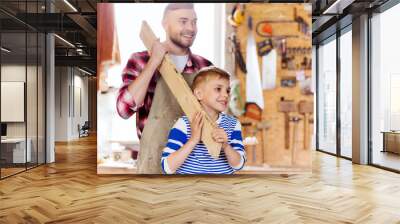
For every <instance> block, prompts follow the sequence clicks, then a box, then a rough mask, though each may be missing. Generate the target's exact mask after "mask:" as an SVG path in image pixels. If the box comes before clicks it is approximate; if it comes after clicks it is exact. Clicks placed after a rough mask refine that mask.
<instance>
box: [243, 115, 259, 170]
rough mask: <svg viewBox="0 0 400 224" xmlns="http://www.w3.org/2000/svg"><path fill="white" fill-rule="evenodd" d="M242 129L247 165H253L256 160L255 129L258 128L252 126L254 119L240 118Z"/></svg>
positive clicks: (256, 142)
mask: <svg viewBox="0 0 400 224" xmlns="http://www.w3.org/2000/svg"><path fill="white" fill-rule="evenodd" d="M240 123H241V124H242V127H243V131H244V140H243V144H244V145H245V150H246V153H247V158H248V161H247V162H248V165H254V164H255V163H256V160H257V157H256V156H257V153H256V151H257V144H258V143H259V142H258V140H257V137H256V135H257V131H258V129H257V128H255V127H254V121H251V120H247V119H245V120H241V122H240Z"/></svg>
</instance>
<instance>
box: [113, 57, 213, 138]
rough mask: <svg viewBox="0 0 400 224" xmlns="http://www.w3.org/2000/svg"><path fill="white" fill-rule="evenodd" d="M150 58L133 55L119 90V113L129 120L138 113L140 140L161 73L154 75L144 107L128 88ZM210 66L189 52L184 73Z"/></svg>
mask: <svg viewBox="0 0 400 224" xmlns="http://www.w3.org/2000/svg"><path fill="white" fill-rule="evenodd" d="M149 58H150V57H149V54H148V52H147V51H142V52H137V53H133V54H132V55H131V57H130V58H129V60H128V63H127V65H126V67H125V69H124V70H123V72H122V81H123V84H122V86H121V88H120V89H119V94H118V98H117V111H118V114H119V115H120V116H121V117H122V118H124V119H128V118H129V117H130V116H132V115H133V114H134V113H136V112H137V113H138V114H137V116H136V129H137V134H138V137H139V139H140V137H141V135H142V131H143V128H144V126H145V124H146V121H147V117H148V115H149V112H150V108H151V103H152V102H153V97H154V91H155V88H156V84H157V80H158V78H159V77H160V73H159V72H158V70H157V71H156V72H155V74H154V75H153V77H152V79H151V81H150V84H149V88H148V89H147V93H146V96H145V98H144V100H143V103H142V105H136V103H135V101H134V99H133V97H132V95H131V94H130V93H129V91H128V89H127V88H128V85H129V84H130V83H131V82H132V81H133V80H135V79H136V78H137V77H138V76H139V74H140V73H141V72H142V70H143V68H144V66H145V65H146V64H147V62H148V60H149ZM210 65H211V62H210V61H208V60H207V59H205V58H203V57H201V56H198V55H195V54H192V53H190V52H189V58H188V62H187V63H186V66H185V68H184V70H183V72H182V73H185V74H194V73H195V72H197V71H198V70H199V69H201V68H203V67H206V66H210Z"/></svg>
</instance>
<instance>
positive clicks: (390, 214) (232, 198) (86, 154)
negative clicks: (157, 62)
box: [0, 137, 400, 224]
mask: <svg viewBox="0 0 400 224" xmlns="http://www.w3.org/2000/svg"><path fill="white" fill-rule="evenodd" d="M56 158H57V162H56V163H55V164H51V165H47V166H41V167H38V168H35V169H33V170H29V171H27V172H25V173H22V174H19V175H16V176H13V177H10V178H7V179H5V180H2V181H0V223H43V222H48V223H374V224H376V223H385V224H387V223H400V175H399V174H395V173H391V172H388V171H384V170H380V169H377V168H374V167H369V166H358V165H352V164H351V162H350V161H348V160H343V159H337V158H336V157H333V156H330V155H326V154H323V153H316V154H314V163H313V173H312V174H302V175H299V174H297V175H289V176H279V175H252V176H249V175H240V176H238V175H237V176H233V177H231V176H229V177H210V176H204V177H198V176H197V177H187V176H186V177H166V176H156V177H154V176H98V175H97V174H96V139H95V138H94V137H90V138H84V140H81V141H77V142H72V143H70V144H58V145H57V150H56Z"/></svg>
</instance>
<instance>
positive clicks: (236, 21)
mask: <svg viewBox="0 0 400 224" xmlns="http://www.w3.org/2000/svg"><path fill="white" fill-rule="evenodd" d="M244 7H245V5H244V4H240V3H236V5H235V7H233V9H232V12H231V14H230V15H229V16H228V22H229V23H230V24H231V25H232V26H234V27H238V26H240V25H241V24H242V23H243V21H244Z"/></svg>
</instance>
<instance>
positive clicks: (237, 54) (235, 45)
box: [228, 32, 247, 74]
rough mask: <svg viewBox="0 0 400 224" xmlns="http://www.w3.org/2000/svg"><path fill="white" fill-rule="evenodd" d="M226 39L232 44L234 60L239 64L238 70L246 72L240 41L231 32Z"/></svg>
mask: <svg viewBox="0 0 400 224" xmlns="http://www.w3.org/2000/svg"><path fill="white" fill-rule="evenodd" d="M228 39H229V40H230V41H231V43H232V45H233V49H234V54H235V62H236V63H237V64H238V65H239V68H240V70H241V71H242V72H243V73H245V74H246V73H247V69H246V63H245V62H244V58H243V55H242V52H241V51H240V43H239V41H238V40H237V38H236V34H235V33H234V32H233V33H232V34H231V36H230V37H229V38H228Z"/></svg>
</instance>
